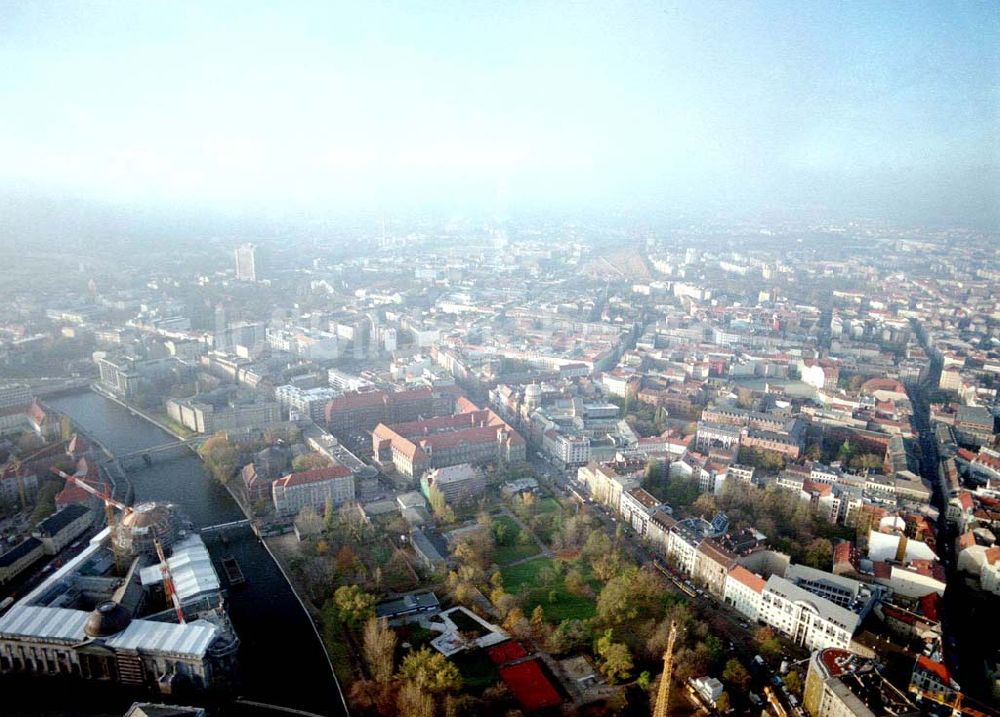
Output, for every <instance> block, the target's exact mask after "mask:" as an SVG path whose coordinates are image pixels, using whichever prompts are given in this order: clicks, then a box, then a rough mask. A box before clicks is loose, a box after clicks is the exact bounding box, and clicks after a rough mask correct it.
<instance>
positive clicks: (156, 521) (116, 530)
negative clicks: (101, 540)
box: [111, 503, 181, 557]
mask: <svg viewBox="0 0 1000 717" xmlns="http://www.w3.org/2000/svg"><path fill="white" fill-rule="evenodd" d="M180 531H181V519H180V516H179V515H178V513H177V507H176V506H175V505H173V504H171V503H140V504H139V505H137V506H135V508H133V509H132V510H131V511H129V512H127V513H126V514H125V515H124V516H122V517H121V518H120V519H119V520H118V521H117V523H116V524H115V525H114V526H113V527H112V536H111V540H112V543H113V545H114V549H115V550H116V551H118V553H119V554H120V555H126V556H129V557H135V556H139V555H146V556H149V557H156V554H157V553H156V543H157V541H159V543H160V546H161V547H162V548H163V549H164V550H166V551H169V550H170V549H171V548H172V547H173V545H174V543H175V542H176V541H177V536H178V535H179V534H180Z"/></svg>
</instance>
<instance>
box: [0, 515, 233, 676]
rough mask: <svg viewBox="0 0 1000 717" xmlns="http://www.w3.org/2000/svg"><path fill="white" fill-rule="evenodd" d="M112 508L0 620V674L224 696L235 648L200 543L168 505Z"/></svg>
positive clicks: (215, 581) (214, 577)
mask: <svg viewBox="0 0 1000 717" xmlns="http://www.w3.org/2000/svg"><path fill="white" fill-rule="evenodd" d="M114 507H115V508H117V509H118V510H119V511H120V512H119V513H111V511H109V520H110V525H109V526H107V527H106V528H104V529H103V530H102V531H101V532H99V533H98V534H97V535H96V536H94V537H93V538H91V540H90V541H89V544H88V545H87V547H85V548H84V549H83V550H82V551H80V552H79V553H78V554H77V555H76V556H74V557H73V558H71V559H70V560H69V561H68V562H67V563H66V564H65V565H64V566H62V567H61V568H60V569H58V570H56V571H55V572H53V573H52V574H51V575H50V576H49V577H48V578H47V579H46V580H44V581H43V582H42V583H41V584H40V585H38V586H37V587H36V588H34V589H33V590H31V591H30V592H29V593H28V594H27V595H25V596H24V597H22V598H21V599H20V600H19V601H18V602H16V603H15V604H14V605H13V606H11V607H10V609H9V610H8V611H7V612H5V613H4V614H2V615H0V674H3V673H34V674H46V675H52V674H60V675H65V676H75V677H78V678H82V679H86V680H97V681H110V682H118V683H122V684H127V685H133V686H136V687H145V688H147V689H150V690H152V691H154V692H163V693H172V694H178V691H181V692H184V691H188V690H195V691H198V690H206V689H215V688H223V689H225V688H226V686H228V685H231V684H232V682H233V678H234V674H235V670H236V667H237V657H238V652H239V644H240V642H239V638H238V637H237V635H236V632H235V630H234V629H233V626H232V624H231V622H230V620H229V616H228V614H227V612H226V609H225V604H224V591H223V590H222V585H221V582H220V580H219V576H218V574H217V573H216V570H215V568H214V566H213V564H212V558H211V556H210V555H209V552H208V549H207V547H206V546H205V543H204V542H203V541H202V539H201V536H200V535H198V534H197V533H196V532H194V531H191V530H190V529H189V526H188V525H187V523H186V521H184V520H183V519H182V517H181V514H180V512H179V511H178V509H177V506H174V505H172V504H168V503H140V504H139V505H137V506H135V507H134V508H133V507H129V506H126V505H124V504H120V503H115V504H114Z"/></svg>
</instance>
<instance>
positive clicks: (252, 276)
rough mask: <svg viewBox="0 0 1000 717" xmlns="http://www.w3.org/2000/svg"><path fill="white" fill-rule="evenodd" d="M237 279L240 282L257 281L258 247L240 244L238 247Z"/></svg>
mask: <svg viewBox="0 0 1000 717" xmlns="http://www.w3.org/2000/svg"><path fill="white" fill-rule="evenodd" d="M236 278H237V280H239V281H257V247H256V246H255V245H253V244H249V243H247V244H240V245H239V246H238V247H236Z"/></svg>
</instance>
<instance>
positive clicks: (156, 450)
mask: <svg viewBox="0 0 1000 717" xmlns="http://www.w3.org/2000/svg"><path fill="white" fill-rule="evenodd" d="M209 438H210V436H192V437H191V438H184V439H181V440H176V441H171V442H170V443H161V444H160V445H158V446H152V447H150V448H140V449H139V450H137V451H131V452H130V453H122V454H120V455H117V456H115V460H117V461H118V463H119V465H120V466H121V467H122V468H123V469H128V468H141V467H143V466H150V465H152V464H153V461H154V460H157V461H164V460H174V459H176V458H184V457H187V456H190V455H191V454H192V453H194V452H197V450H198V447H199V446H200V445H201V444H202V443H204V442H205V441H207V440H208V439H209Z"/></svg>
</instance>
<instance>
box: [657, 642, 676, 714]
mask: <svg viewBox="0 0 1000 717" xmlns="http://www.w3.org/2000/svg"><path fill="white" fill-rule="evenodd" d="M675 642H677V623H676V622H672V623H670V633H669V635H668V637H667V649H666V650H664V651H663V674H662V675H660V689H659V693H658V694H657V696H656V704H655V705H653V717H667V715H668V714H669V713H670V682H671V681H672V680H673V677H674V643H675Z"/></svg>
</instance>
